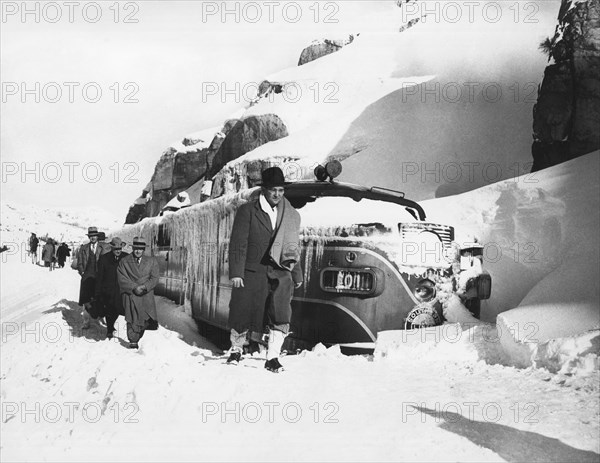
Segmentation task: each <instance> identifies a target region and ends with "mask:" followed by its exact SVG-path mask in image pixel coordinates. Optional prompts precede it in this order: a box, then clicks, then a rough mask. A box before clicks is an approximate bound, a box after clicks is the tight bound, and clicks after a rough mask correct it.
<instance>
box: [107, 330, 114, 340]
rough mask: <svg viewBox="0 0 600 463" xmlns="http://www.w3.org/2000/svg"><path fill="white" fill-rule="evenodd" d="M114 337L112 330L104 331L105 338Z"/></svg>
mask: <svg viewBox="0 0 600 463" xmlns="http://www.w3.org/2000/svg"><path fill="white" fill-rule="evenodd" d="M113 337H114V330H110V331H107V332H106V339H112V338H113Z"/></svg>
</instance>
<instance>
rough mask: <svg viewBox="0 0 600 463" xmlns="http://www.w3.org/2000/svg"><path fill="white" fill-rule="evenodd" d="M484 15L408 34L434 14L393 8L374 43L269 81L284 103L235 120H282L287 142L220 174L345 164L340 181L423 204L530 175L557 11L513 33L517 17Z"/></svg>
mask: <svg viewBox="0 0 600 463" xmlns="http://www.w3.org/2000/svg"><path fill="white" fill-rule="evenodd" d="M436 4H437V6H438V8H439V7H440V3H437V2H436ZM457 5H458V4H457ZM460 5H462V4H460ZM463 6H464V7H465V8H466V7H467V6H466V5H463ZM479 6H480V7H481V8H482V10H481V11H480V10H479V9H478V11H477V14H476V15H474V16H473V15H472V16H473V17H472V18H469V15H468V14H466V12H467V10H465V11H464V13H465V14H463V15H462V16H461V17H460V20H458V21H449V20H448V19H447V18H446V17H444V16H443V15H442V12H447V11H446V8H445V7H444V9H443V10H441V9H440V13H439V15H438V16H436V15H435V14H434V15H430V16H429V18H428V19H427V20H422V21H420V22H418V23H417V24H415V25H414V26H413V27H411V28H409V29H407V30H405V31H403V32H401V33H400V32H398V27H399V25H400V24H401V21H402V20H403V19H404V20H407V19H408V20H409V19H411V18H412V16H411V15H409V14H407V12H409V13H412V14H416V13H415V12H423V11H426V10H427V11H431V10H432V8H434V6H432V5H431V4H429V6H428V3H427V2H413V3H412V4H411V5H404V7H403V9H404V10H403V9H399V8H398V7H397V6H396V5H395V4H394V3H392V2H390V4H389V6H388V8H389V11H388V14H387V15H382V16H384V17H382V21H381V26H380V28H379V29H378V30H377V31H374V30H370V31H367V32H365V33H361V35H360V36H358V37H356V38H355V40H354V41H353V42H352V43H350V44H349V45H347V46H345V47H344V48H342V49H341V50H339V51H337V52H335V53H332V54H330V55H327V56H324V57H321V58H319V59H317V60H315V61H312V62H310V63H307V64H304V65H302V66H299V67H291V68H288V69H284V70H282V71H280V72H277V73H274V74H272V75H269V76H266V79H267V80H269V81H270V82H272V83H277V84H280V85H282V86H283V91H282V92H281V93H279V94H276V93H271V94H270V95H268V96H267V97H265V98H262V99H260V100H259V101H258V102H257V103H256V104H254V105H253V106H251V107H249V108H248V109H247V110H245V111H242V110H240V111H239V112H238V113H236V114H235V117H244V116H249V115H256V114H271V113H275V114H277V115H278V116H279V117H280V118H281V119H282V120H283V121H284V123H285V124H286V126H287V128H288V130H289V133H290V135H289V136H287V137H285V138H282V139H279V140H277V141H274V142H270V143H267V144H264V145H262V146H260V147H258V148H256V149H254V150H253V151H250V152H248V153H246V154H245V155H244V156H242V157H240V158H238V159H236V160H233V161H231V162H230V163H229V165H228V166H227V167H226V168H225V169H224V170H225V171H229V172H230V175H236V176H239V177H241V184H242V187H244V186H245V183H244V182H245V178H244V177H245V164H246V163H247V162H251V161H256V160H259V159H260V160H263V161H267V160H268V161H270V162H271V163H272V164H278V165H280V166H281V167H282V168H283V169H284V171H285V172H286V174H287V177H288V179H289V180H298V179H300V178H307V177H312V171H313V168H314V166H315V165H316V164H317V163H319V162H323V161H325V160H326V159H328V158H329V157H335V158H337V159H342V160H343V164H344V171H343V173H342V175H341V177H340V180H342V181H349V182H353V183H363V182H364V181H365V180H367V179H368V181H369V182H372V183H374V184H377V185H379V186H383V187H388V188H395V189H400V190H402V191H406V192H407V193H408V194H409V195H410V197H412V198H414V199H417V200H423V199H428V198H433V197H436V196H437V197H440V196H447V195H451V194H456V193H460V192H464V191H468V190H472V189H474V188H477V187H479V186H482V185H486V184H491V183H494V182H497V181H499V180H503V179H506V178H510V177H514V176H518V175H522V174H523V173H525V172H528V171H529V168H530V166H531V160H532V158H531V123H532V122H531V121H532V110H533V104H534V102H535V92H536V89H537V84H538V83H539V82H541V79H542V76H543V72H544V68H545V64H546V62H545V61H546V60H545V57H544V56H543V54H542V53H540V52H539V51H538V43H539V38H540V37H541V36H542V35H543V34H549V33H551V32H552V31H553V30H554V23H553V22H549V21H547V18H549V17H552V15H555V14H556V11H558V8H559V6H560V2H559V1H552V2H547V4H544V5H543V7H542V8H541V9H540V10H539V12H538V13H539V14H538V15H537V16H536V19H537V20H536V21H535V22H524V21H515V20H514V14H516V13H515V12H514V11H512V10H511V9H510V8H509V6H510V5H499V4H498V3H497V2H483V3H482V4H481V5H479ZM489 7H493V9H495V8H500V9H501V11H500V12H499V13H498V14H499V19H498V21H486V20H485V19H484V18H482V17H481V15H482V11H488V12H489ZM552 9H555V10H556V11H552V14H548V11H549V10H552ZM403 11H404V12H403ZM521 13H523V12H521ZM554 17H555V16H554ZM431 37H436V40H435V41H432V40H431ZM475 43H476V44H477V46H475Z"/></svg>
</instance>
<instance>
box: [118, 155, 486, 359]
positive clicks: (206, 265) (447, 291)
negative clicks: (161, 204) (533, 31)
mask: <svg viewBox="0 0 600 463" xmlns="http://www.w3.org/2000/svg"><path fill="white" fill-rule="evenodd" d="M340 173H341V164H340V163H339V162H337V161H332V162H329V163H328V164H327V165H326V166H325V167H323V166H318V167H317V168H316V169H315V176H316V180H314V181H298V182H295V183H292V184H291V185H289V186H287V187H286V192H285V195H286V197H287V198H288V200H289V201H290V202H291V204H292V205H293V206H294V207H296V208H297V209H298V211H299V212H300V215H301V217H302V230H301V243H300V245H301V259H300V262H301V265H302V269H303V272H304V284H303V285H302V287H300V288H299V289H297V290H296V291H295V293H294V297H293V300H292V309H293V314H292V321H291V331H292V334H291V335H290V336H289V337H288V339H287V340H286V345H284V348H287V349H288V350H293V349H297V348H299V347H308V346H311V345H315V344H316V343H319V342H320V343H323V344H325V345H332V344H341V345H343V346H349V347H352V346H354V347H360V348H366V349H372V348H373V347H374V343H375V341H376V336H377V333H378V332H379V331H386V330H398V329H415V328H422V327H426V326H435V325H439V324H441V323H443V321H444V315H443V314H444V307H445V304H446V303H447V301H448V300H449V299H450V297H451V296H453V295H455V294H456V295H458V296H459V297H460V300H461V302H462V303H463V304H464V306H465V307H466V308H467V309H469V310H470V311H471V313H472V314H473V315H474V316H475V317H479V312H480V301H481V300H483V299H487V298H489V297H490V292H491V278H490V276H489V274H488V273H487V272H485V271H484V270H483V269H482V249H483V248H482V247H481V246H480V245H477V244H473V245H469V246H467V247H460V246H459V245H458V243H456V242H454V228H453V227H451V226H448V225H440V224H434V223H428V222H426V221H425V212H424V210H423V208H422V207H421V206H420V205H419V204H417V203H416V202H414V201H411V200H409V199H406V198H405V197H404V193H401V192H398V191H394V190H388V189H384V188H379V187H372V188H366V187H363V186H358V185H353V184H348V183H341V182H336V181H334V178H335V177H337V176H338V175H339V174H340ZM259 191H260V188H251V189H248V190H244V191H241V192H239V193H236V194H234V195H227V196H223V197H220V198H215V199H210V200H208V201H205V202H203V203H201V204H197V205H194V206H192V207H188V208H185V209H182V210H180V211H178V212H176V213H172V214H169V215H166V216H164V217H157V218H152V219H145V220H144V221H142V222H140V223H139V224H136V225H133V226H131V227H129V228H128V229H126V230H125V233H127V235H131V236H133V235H134V234H138V233H139V234H142V235H144V236H145V237H146V239H147V240H148V242H150V243H152V246H151V252H152V254H153V255H154V256H156V257H157V258H158V260H159V263H160V282H159V284H158V286H157V287H156V289H155V294H157V295H161V296H165V297H167V298H169V299H172V300H173V301H175V302H177V303H179V304H184V303H185V302H186V301H187V303H188V304H187V305H188V307H191V315H192V316H193V318H194V319H196V320H197V321H199V322H203V323H207V324H209V325H213V326H216V327H218V328H223V329H226V330H228V329H229V327H228V325H227V320H228V314H229V300H230V297H231V289H232V286H231V283H230V281H229V278H228V244H229V236H230V233H231V228H232V225H233V219H234V216H235V211H236V210H237V208H238V207H239V206H240V205H241V204H243V203H245V202H247V201H248V200H249V199H251V198H252V197H256V195H258V194H259ZM252 338H253V339H254V340H256V341H258V342H260V341H261V340H262V339H263V333H252Z"/></svg>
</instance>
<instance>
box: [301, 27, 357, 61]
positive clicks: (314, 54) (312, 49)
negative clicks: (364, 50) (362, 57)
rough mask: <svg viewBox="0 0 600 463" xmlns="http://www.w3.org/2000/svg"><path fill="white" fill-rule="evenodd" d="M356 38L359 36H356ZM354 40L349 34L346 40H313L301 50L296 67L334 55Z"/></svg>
mask: <svg viewBox="0 0 600 463" xmlns="http://www.w3.org/2000/svg"><path fill="white" fill-rule="evenodd" d="M356 35H357V36H358V35H359V34H356ZM353 40H354V35H353V34H350V35H349V36H348V37H347V38H344V39H321V40H314V41H313V42H312V43H311V44H310V45H309V46H308V47H306V48H305V49H304V50H302V53H300V59H299V60H298V66H302V65H303V64H306V63H309V62H311V61H314V60H316V59H318V58H321V57H322V56H326V55H329V54H331V53H335V52H336V51H339V50H341V49H342V48H343V47H345V46H346V45H348V44H349V43H352V42H353Z"/></svg>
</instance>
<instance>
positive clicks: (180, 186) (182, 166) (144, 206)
mask: <svg viewBox="0 0 600 463" xmlns="http://www.w3.org/2000/svg"><path fill="white" fill-rule="evenodd" d="M228 122H229V124H230V125H231V124H234V122H232V121H228ZM228 129H229V126H228V125H227V124H226V127H224V129H223V130H228ZM224 139H225V134H224V133H223V131H220V132H217V133H216V134H215V135H214V138H213V139H212V141H210V143H208V142H207V141H206V140H202V139H193V138H189V137H187V138H184V139H183V141H182V142H181V147H180V148H179V149H176V148H173V147H170V148H169V149H167V150H166V151H165V152H164V153H163V154H162V156H161V157H160V159H159V160H158V162H157V163H156V167H155V168H154V174H153V175H152V179H151V180H150V183H148V185H147V186H146V187H145V188H144V190H143V191H142V194H141V196H140V197H139V198H137V199H136V200H135V202H134V203H133V205H132V206H131V207H130V208H129V212H128V214H127V218H126V221H125V223H136V222H138V221H140V220H142V219H143V218H145V217H154V216H156V215H158V214H159V213H160V211H161V209H162V208H163V207H164V206H165V205H166V204H167V203H168V202H169V201H170V200H171V199H172V198H173V197H174V196H175V195H176V194H177V193H179V192H181V191H184V190H186V189H187V188H188V187H190V186H191V185H193V184H195V183H196V182H198V180H199V179H201V178H202V177H204V176H205V174H206V172H208V171H209V170H210V168H211V166H212V162H213V159H214V157H215V155H216V154H217V152H218V151H219V148H220V147H221V144H222V142H223V140H224Z"/></svg>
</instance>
